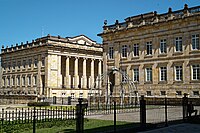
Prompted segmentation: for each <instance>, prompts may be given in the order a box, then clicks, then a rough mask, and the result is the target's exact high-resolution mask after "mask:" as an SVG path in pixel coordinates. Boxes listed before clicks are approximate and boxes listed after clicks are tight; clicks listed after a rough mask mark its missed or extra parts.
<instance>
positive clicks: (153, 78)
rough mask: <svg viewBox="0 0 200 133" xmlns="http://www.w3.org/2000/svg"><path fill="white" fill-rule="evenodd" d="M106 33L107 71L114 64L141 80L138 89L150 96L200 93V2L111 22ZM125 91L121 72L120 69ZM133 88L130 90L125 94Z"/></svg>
mask: <svg viewBox="0 0 200 133" xmlns="http://www.w3.org/2000/svg"><path fill="white" fill-rule="evenodd" d="M104 24H105V25H104V27H103V32H102V33H100V34H98V36H101V37H102V38H103V49H104V52H103V64H104V66H103V70H104V72H105V71H109V70H111V69H112V68H113V67H115V68H117V69H119V70H121V71H123V72H124V73H126V74H127V75H128V76H129V77H130V78H131V79H132V80H133V81H134V83H135V93H137V92H138V94H139V95H145V96H147V97H165V96H166V95H167V96H168V97H182V96H183V94H184V93H188V94H189V96H190V97H199V91H200V46H199V45H200V44H199V35H200V6H197V7H192V8H188V6H187V5H185V6H184V9H182V10H177V11H172V9H171V8H169V10H168V12H167V13H163V14H158V13H157V12H156V11H155V12H149V13H145V14H141V15H136V16H132V17H128V18H126V19H125V22H122V23H119V22H118V21H116V23H115V24H113V25H107V21H105V23H104ZM114 80H115V88H116V90H115V95H118V96H119V95H120V89H121V88H120V87H121V86H120V84H121V83H122V82H121V81H122V80H123V76H121V74H119V73H116V74H115V79H114ZM126 92H127V90H125V93H126Z"/></svg>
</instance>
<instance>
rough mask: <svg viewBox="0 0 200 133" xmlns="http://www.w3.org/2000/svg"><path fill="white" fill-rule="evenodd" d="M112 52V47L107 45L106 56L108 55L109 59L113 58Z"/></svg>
mask: <svg viewBox="0 0 200 133" xmlns="http://www.w3.org/2000/svg"><path fill="white" fill-rule="evenodd" d="M113 53H114V50H113V47H109V49H108V57H109V59H113V58H114V56H113Z"/></svg>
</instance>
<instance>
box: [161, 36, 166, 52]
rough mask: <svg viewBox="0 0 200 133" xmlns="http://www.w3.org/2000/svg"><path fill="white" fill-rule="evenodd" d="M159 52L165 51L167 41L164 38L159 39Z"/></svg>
mask: <svg viewBox="0 0 200 133" xmlns="http://www.w3.org/2000/svg"><path fill="white" fill-rule="evenodd" d="M160 53H161V54H163V53H167V43H166V39H163V40H160Z"/></svg>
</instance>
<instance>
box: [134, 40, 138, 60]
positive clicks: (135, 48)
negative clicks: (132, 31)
mask: <svg viewBox="0 0 200 133" xmlns="http://www.w3.org/2000/svg"><path fill="white" fill-rule="evenodd" d="M133 56H134V57H138V56H139V44H138V43H135V44H133Z"/></svg>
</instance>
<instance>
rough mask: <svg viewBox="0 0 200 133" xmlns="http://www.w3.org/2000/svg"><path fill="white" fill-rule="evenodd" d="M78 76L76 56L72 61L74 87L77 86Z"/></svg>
mask: <svg viewBox="0 0 200 133" xmlns="http://www.w3.org/2000/svg"><path fill="white" fill-rule="evenodd" d="M78 84H79V76H78V57H75V61H74V88H78Z"/></svg>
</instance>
